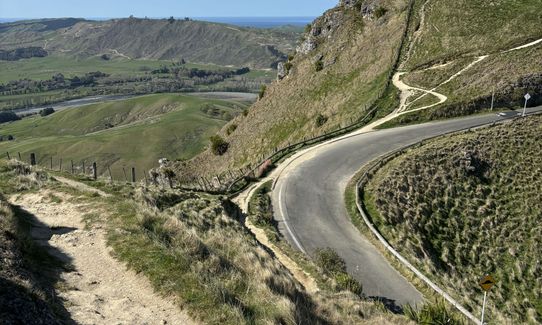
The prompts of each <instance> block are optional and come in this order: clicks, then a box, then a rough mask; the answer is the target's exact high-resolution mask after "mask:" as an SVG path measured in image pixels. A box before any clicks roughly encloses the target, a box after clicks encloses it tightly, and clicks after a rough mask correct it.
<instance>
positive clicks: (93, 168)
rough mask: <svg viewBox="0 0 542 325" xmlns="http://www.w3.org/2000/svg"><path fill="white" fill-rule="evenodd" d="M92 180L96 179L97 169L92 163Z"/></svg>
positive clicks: (94, 163)
mask: <svg viewBox="0 0 542 325" xmlns="http://www.w3.org/2000/svg"><path fill="white" fill-rule="evenodd" d="M92 178H94V180H97V179H98V168H96V162H93V163H92Z"/></svg>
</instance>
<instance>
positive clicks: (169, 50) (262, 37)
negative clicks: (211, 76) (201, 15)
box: [0, 18, 299, 68]
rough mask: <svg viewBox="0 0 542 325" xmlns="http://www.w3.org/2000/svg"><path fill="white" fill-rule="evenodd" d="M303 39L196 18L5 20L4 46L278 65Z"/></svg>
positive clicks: (0, 41) (0, 29) (0, 37)
mask: <svg viewBox="0 0 542 325" xmlns="http://www.w3.org/2000/svg"><path fill="white" fill-rule="evenodd" d="M298 38H299V33H298V32H297V31H295V30H288V29H256V28H243V27H237V26H230V25H226V24H218V23H209V22H203V21H193V20H171V21H170V20H167V19H139V18H126V19H114V20H107V21H91V20H84V19H75V18H67V19H44V20H31V21H20V22H13V23H4V24H0V49H1V50H6V51H12V50H17V49H20V51H21V52H30V53H26V54H25V56H22V57H31V56H37V54H39V55H41V56H43V55H44V54H43V51H45V52H46V53H47V55H53V56H70V57H74V56H75V57H79V58H86V57H92V56H102V55H105V56H104V58H106V57H112V58H114V57H124V58H132V59H155V60H180V59H181V58H182V59H185V60H186V61H188V62H191V63H206V64H217V65H223V66H225V65H233V66H248V67H251V68H273V67H276V66H277V64H278V62H279V61H281V60H284V59H285V58H286V55H287V53H289V52H291V51H292V50H293V49H294V48H295V44H296V41H297V40H298ZM29 49H34V50H33V51H31V50H29ZM38 49H41V50H38ZM34 52H35V53H34ZM33 54H35V55H33ZM7 55H8V54H6V56H7Z"/></svg>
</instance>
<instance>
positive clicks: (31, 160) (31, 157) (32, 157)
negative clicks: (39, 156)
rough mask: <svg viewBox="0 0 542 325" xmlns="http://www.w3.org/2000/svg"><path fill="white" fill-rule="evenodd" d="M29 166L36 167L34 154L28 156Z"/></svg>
mask: <svg viewBox="0 0 542 325" xmlns="http://www.w3.org/2000/svg"><path fill="white" fill-rule="evenodd" d="M30 165H31V166H36V154H35V153H31V154H30Z"/></svg>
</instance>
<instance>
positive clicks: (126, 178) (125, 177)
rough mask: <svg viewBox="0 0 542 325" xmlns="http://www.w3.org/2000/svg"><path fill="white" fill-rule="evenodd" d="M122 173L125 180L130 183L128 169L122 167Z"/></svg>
mask: <svg viewBox="0 0 542 325" xmlns="http://www.w3.org/2000/svg"><path fill="white" fill-rule="evenodd" d="M122 172H123V173H124V180H125V181H126V182H128V176H126V169H124V167H122Z"/></svg>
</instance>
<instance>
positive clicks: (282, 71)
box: [277, 62, 288, 80]
mask: <svg viewBox="0 0 542 325" xmlns="http://www.w3.org/2000/svg"><path fill="white" fill-rule="evenodd" d="M277 70H278V71H277V79H278V80H282V79H284V78H285V77H286V76H287V75H288V70H286V65H285V64H284V62H279V64H278V66H277Z"/></svg>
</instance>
